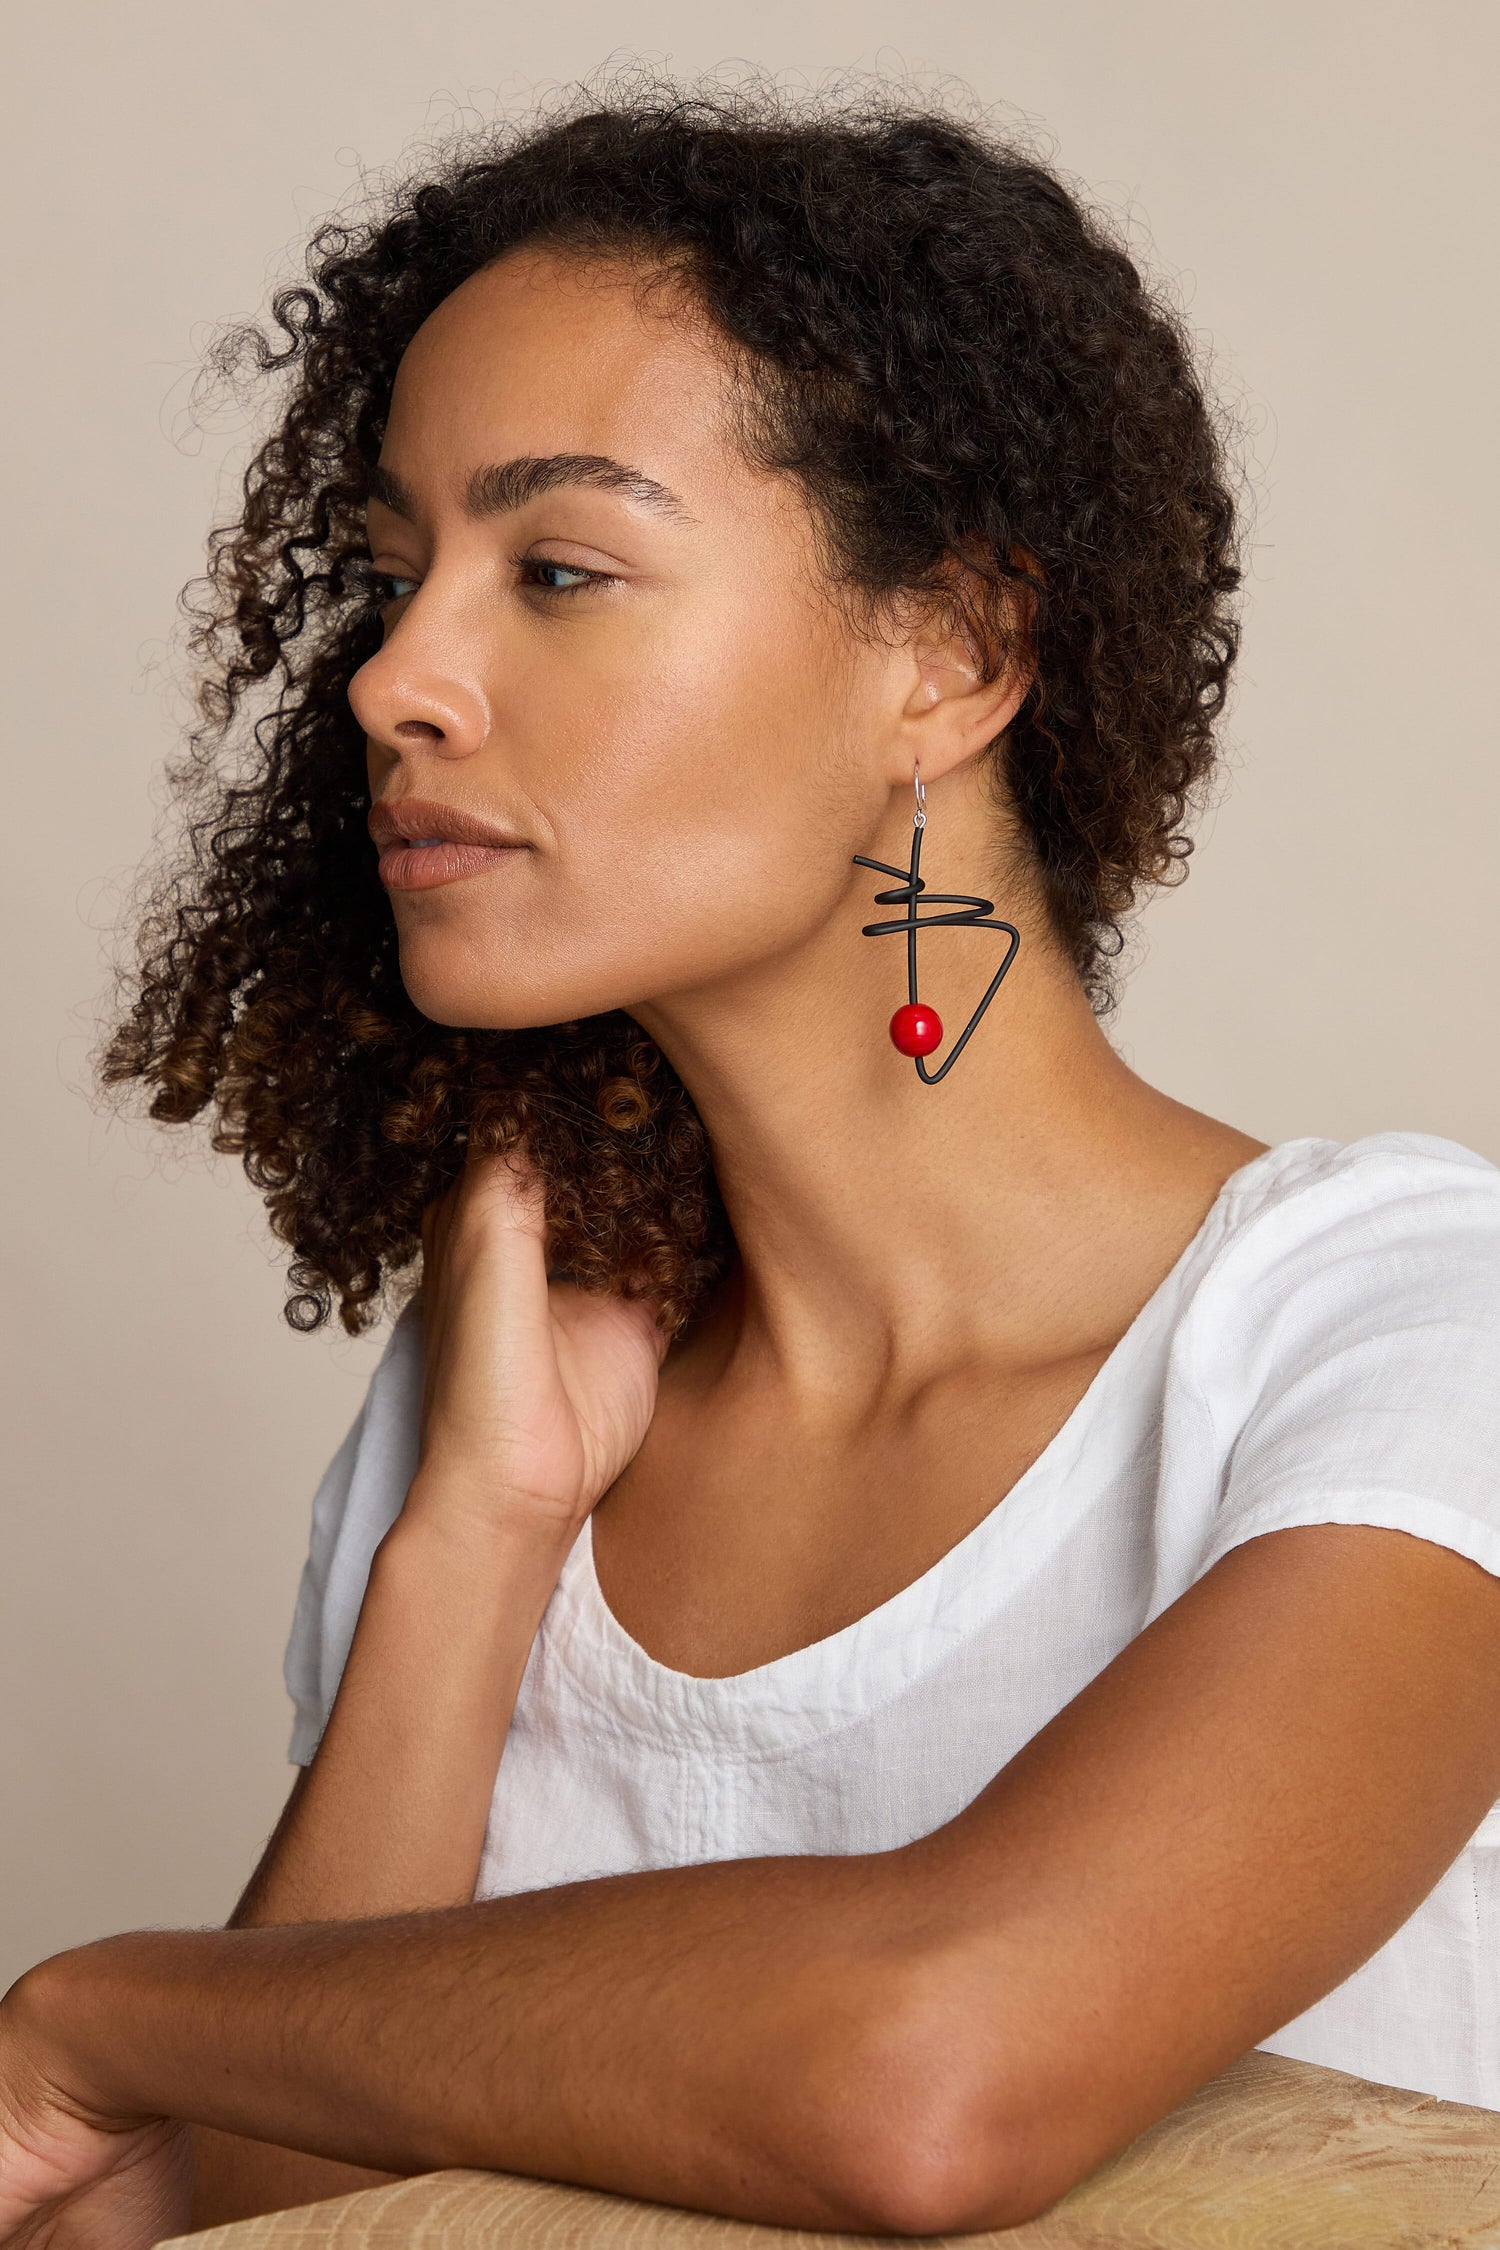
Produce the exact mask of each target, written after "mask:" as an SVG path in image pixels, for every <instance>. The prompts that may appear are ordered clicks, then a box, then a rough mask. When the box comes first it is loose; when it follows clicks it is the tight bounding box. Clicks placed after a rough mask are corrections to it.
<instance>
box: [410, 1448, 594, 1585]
mask: <svg viewBox="0 0 1500 2250" xmlns="http://www.w3.org/2000/svg"><path fill="white" fill-rule="evenodd" d="M587 1518H588V1510H587V1509H584V1510H582V1511H581V1512H580V1511H578V1510H575V1509H571V1508H565V1507H562V1506H560V1505H555V1504H552V1503H549V1502H546V1501H542V1500H536V1499H533V1498H531V1497H529V1496H528V1495H525V1494H522V1493H513V1492H504V1491H497V1490H496V1488H495V1486H494V1484H493V1483H492V1482H489V1481H487V1480H485V1479H484V1478H482V1477H479V1476H477V1475H475V1474H474V1473H473V1472H471V1471H468V1470H464V1469H458V1468H452V1467H449V1466H447V1465H446V1464H432V1465H424V1466H423V1467H422V1468H420V1469H418V1471H417V1473H416V1476H415V1477H414V1478H413V1479H412V1482H411V1485H410V1487H409V1488H408V1491H407V1495H406V1499H405V1502H404V1503H403V1505H402V1509H401V1513H400V1515H399V1516H398V1517H397V1518H396V1521H395V1523H394V1524H393V1525H392V1526H391V1529H390V1530H389V1531H388V1532H387V1533H386V1537H385V1540H383V1541H382V1543H381V1544H382V1546H384V1545H385V1544H386V1543H387V1542H393V1543H394V1544H395V1546H396V1547H397V1548H398V1549H405V1548H410V1549H411V1551H412V1552H413V1553H414V1554H415V1553H421V1554H425V1555H427V1556H429V1557H430V1558H431V1560H432V1562H433V1564H434V1566H437V1565H438V1564H439V1563H440V1559H441V1558H443V1557H445V1556H446V1557H448V1558H450V1559H453V1560H455V1561H457V1562H458V1564H459V1566H460V1567H461V1568H464V1567H472V1566H473V1565H475V1564H478V1565H479V1566H480V1567H482V1568H486V1569H488V1568H491V1567H493V1566H494V1565H495V1564H496V1563H499V1564H501V1565H502V1566H504V1567H510V1566H519V1567H520V1568H521V1569H523V1570H526V1569H528V1568H529V1569H534V1570H536V1571H538V1572H540V1573H545V1572H546V1571H547V1570H548V1569H549V1568H550V1569H551V1571H552V1573H553V1577H554V1580H555V1579H556V1576H557V1574H558V1573H559V1572H560V1571H561V1569H562V1566H563V1564H564V1563H565V1562H566V1561H567V1558H568V1554H569V1551H570V1549H571V1548H572V1545H573V1542H574V1540H575V1539H576V1538H577V1537H578V1534H579V1532H580V1531H581V1530H582V1528H583V1526H584V1523H585V1522H586V1521H587Z"/></svg>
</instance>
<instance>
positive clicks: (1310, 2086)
mask: <svg viewBox="0 0 1500 2250" xmlns="http://www.w3.org/2000/svg"><path fill="white" fill-rule="evenodd" d="M880 2239H884V2240H885V2241H886V2242H887V2243H888V2242H889V2240H890V2238H889V2237H884V2238H880ZM929 2239H930V2240H935V2239H937V2238H929ZM941 2239H942V2240H944V2241H961V2242H963V2243H965V2244H967V2245H969V2250H982V2246H983V2245H984V2244H987V2243H993V2244H996V2245H1004V2246H1005V2250H1482V2246H1486V2245H1491V2244H1493V2245H1496V2246H1497V2250H1500V2112H1497V2111H1495V2110H1488V2109H1466V2108H1462V2107H1460V2106H1459V2105H1458V2104H1457V2103H1454V2102H1439V2101H1434V2100H1432V2099H1431V2098H1430V2097H1429V2096H1428V2095H1425V2094H1408V2093H1401V2092H1398V2091H1397V2090H1395V2089H1394V2088H1392V2087H1389V2086H1372V2085H1369V2084H1367V2083H1366V2081H1365V2080H1364V2079H1362V2078H1347V2077H1345V2075H1344V2074H1343V2072H1342V2071H1336V2070H1317V2069H1314V2068H1313V2066H1312V2065H1311V2064H1308V2063H1294V2062H1285V2061H1282V2060H1281V2059H1280V2058H1279V2057H1276V2056H1272V2055H1261V2054H1250V2055H1244V2056H1242V2057H1241V2059H1240V2060H1239V2061H1238V2062H1237V2063H1234V2064H1233V2065H1232V2066H1231V2067H1230V2068H1229V2069H1228V2070H1227V2071H1225V2072H1224V2073H1223V2075H1222V2077H1219V2078H1216V2079H1214V2080H1213V2082H1212V2083H1211V2084H1210V2085H1208V2086H1205V2087H1204V2088H1203V2089H1202V2091H1201V2092H1200V2093H1198V2094H1195V2095H1194V2096H1193V2098H1192V2099H1191V2100H1190V2101H1187V2102H1184V2103H1183V2105H1182V2107H1181V2108H1180V2109H1177V2110H1174V2111H1173V2112H1172V2114H1171V2116H1170V2117H1167V2118H1164V2119H1163V2120H1162V2122H1161V2123H1160V2124H1159V2125H1156V2126H1153V2127H1152V2129H1151V2130H1150V2132H1148V2133H1143V2134H1142V2135H1141V2138H1140V2139H1139V2140H1138V2141H1135V2142H1133V2143H1132V2145H1131V2146H1130V2147H1129V2148H1128V2149H1126V2150H1125V2152H1124V2154H1123V2155H1121V2156H1118V2157H1116V2158H1115V2160H1114V2161H1113V2163H1111V2164H1107V2165H1105V2166H1104V2167H1103V2168H1102V2169H1101V2170H1100V2171H1098V2172H1096V2173H1095V2174H1094V2175H1093V2177H1092V2178H1091V2179H1088V2180H1085V2181H1084V2182H1083V2184H1082V2186H1081V2187H1077V2188H1075V2189H1074V2190H1073V2193H1072V2194H1071V2195H1069V2196H1066V2197H1065V2198H1064V2199H1063V2201H1062V2202H1061V2203H1059V2204H1058V2205H1057V2206H1056V2207H1055V2208H1054V2209H1053V2210H1052V2211H1049V2212H1048V2213H1047V2215H1046V2217H1045V2218H1041V2219H1035V2220H1033V2221H1032V2222H1031V2224H1030V2225H1028V2226H1024V2227H1013V2228H1011V2229H1009V2230H1008V2231H1007V2232H1005V2233H1003V2234H979V2235H974V2234H971V2235H963V2236H945V2237H942V2238H941ZM179 2240H180V2241H181V2242H182V2243H191V2245H192V2250H397V2245H401V2246H403V2250H405V2246H408V2245H409V2246H412V2250H481V2246H482V2250H773V2246H774V2250H837V2246H838V2245H839V2244H851V2243H873V2242H875V2241H876V2240H877V2238H876V2237H875V2236H872V2235H832V2234H816V2233H802V2232H799V2231H797V2230H795V2229H792V2230H788V2229H785V2228H782V2227H761V2226H745V2225H742V2224H740V2223H739V2222H737V2221H735V2220H732V2219H717V2218H709V2217H706V2216H704V2215H703V2214H702V2213H698V2212H689V2211H677V2210H671V2209H667V2208H665V2207H664V2206H662V2205H659V2204H648V2203H634V2202H630V2201H628V2200H627V2199H626V2198H624V2197H621V2196H613V2195H599V2194H596V2193H594V2192H593V2191H592V2190H590V2189H582V2188H568V2187H555V2186H551V2185H549V2184H547V2183H546V2182H544V2181H539V2180H525V2179H519V2178H516V2177H514V2176H513V2175H511V2174H509V2173H503V2172H430V2173H427V2174H424V2175H422V2176H420V2177H418V2178H415V2179H410V2180H402V2181H400V2182H399V2183H398V2184H397V2185H396V2186H394V2187H385V2188H371V2189H369V2190H367V2191H366V2192H365V2193H363V2194H360V2195H346V2196H341V2197H340V2198H339V2199H338V2201H336V2202H333V2203H313V2204H308V2205H307V2206H306V2207H305V2208H304V2209H302V2210H300V2211H282V2212H277V2213H275V2214H274V2215H273V2216H270V2217H267V2218H262V2219H246V2220H242V2221H241V2222H240V2223H239V2224H238V2225H234V2226H224V2227H211V2228H209V2229H208V2230H207V2231H206V2232H204V2233H200V2234H195V2235H191V2236H181V2237H179ZM163 2250H169V2246H166V2245H164V2246H163Z"/></svg>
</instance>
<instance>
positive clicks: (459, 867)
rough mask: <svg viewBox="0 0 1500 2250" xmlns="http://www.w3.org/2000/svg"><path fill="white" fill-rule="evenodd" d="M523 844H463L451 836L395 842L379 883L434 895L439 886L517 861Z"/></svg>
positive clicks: (389, 846) (381, 862)
mask: <svg viewBox="0 0 1500 2250" xmlns="http://www.w3.org/2000/svg"><path fill="white" fill-rule="evenodd" d="M525 849H526V847H525V845H524V844H460V843H457V842H455V841H454V839H453V838H452V837H450V836H444V837H439V838H435V839H434V840H433V841H431V842H423V841H421V840H420V839H419V840H418V841H416V842H414V843H409V844H408V843H402V842H399V841H398V842H392V843H389V844H387V845H386V847H385V849H384V851H383V852H382V853H381V855H380V860H379V863H378V865H379V874H380V880H381V881H382V883H384V884H385V886H386V888H387V889H388V890H392V891H431V890H436V888H437V887H438V885H439V884H440V883H459V882H462V881H463V879H464V877H465V876H466V875H482V874H483V873H484V871H485V869H486V868H489V867H498V866H499V865H500V864H501V862H502V861H503V860H507V859H518V858H519V857H520V855H521V854H522V852H524V850H525Z"/></svg>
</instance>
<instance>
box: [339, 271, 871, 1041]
mask: <svg viewBox="0 0 1500 2250" xmlns="http://www.w3.org/2000/svg"><path fill="white" fill-rule="evenodd" d="M635 281H636V276H635V275H634V274H633V273H632V272H631V271H630V270H629V269H626V268H622V267H619V266H612V265H609V264H602V265H585V264H583V263H581V262H579V261H577V260H574V259H570V258H568V257H566V256H560V255H555V254H552V253H548V252H544V251H540V250H525V251H521V252H517V253H514V254H512V255H511V256H509V257H507V258H505V259H504V260H502V261H501V262H500V263H498V264H496V265H494V266H491V267H489V268H487V269H485V270H484V271H483V272H481V273H479V274H476V275H475V276H473V277H472V278H471V279H470V280H469V281H467V282H465V283H464V284H463V286H462V287H461V288H459V289H458V290H456V291H455V292H454V293H453V295H452V296H450V297H449V298H448V299H447V300H446V301H445V302H444V303H443V304H442V305H440V306H439V307H438V309H437V311H436V312H435V313H433V315H432V316H431V318H430V319H429V320H428V321H427V322H426V323H425V324H424V326H423V327H422V329H421V330H420V331H419V333H418V334H417V335H416V337H415V338H414V339H413V341H412V343H411V345H410V347H409V349H408V350H407V352H406V355H405V357H404V358H403V360H402V362H401V366H400V370H399V372H398V375H397V378H396V384H395V391H394V397H393V401H392V407H391V413H390V419H389V425H388V428H387V432H386V438H385V443H384V446H383V447H382V451H381V467H380V476H379V479H378V484H379V491H378V493H377V495H376V496H375V497H374V498H372V500H371V503H370V510H369V536H370V550H371V556H372V559H373V562H374V565H375V567H376V569H377V570H378V571H380V572H383V573H389V574H390V576H391V577H392V579H394V580H395V581H396V584H395V585H394V586H393V588H392V594H393V597H394V598H393V599H392V600H391V603H390V606H389V608H388V610H387V611H386V632H385V641H384V645H383V647H382V648H381V649H380V651H379V653H378V654H377V655H375V656H373V657H372V658H371V659H370V661H369V662H368V663H367V664H365V665H364V666H363V667H362V668H361V669H360V671H359V672H358V673H357V674H356V675H355V678H354V680H353V682H352V683H351V686H350V691H349V692H350V700H351V702H352V704H353V707H354V711H355V714H356V716H357V717H358V719H359V722H360V724H361V725H362V727H363V728H364V730H365V734H366V737H367V743H368V765H369V779H370V792H371V798H372V807H373V809H372V830H373V833H374V834H375V836H376V838H377V840H380V839H381V837H382V833H383V832H382V821H384V822H385V823H386V828H387V830H388V829H389V826H390V822H391V820H392V819H393V818H394V819H395V820H396V821H400V822H402V823H403V824H404V825H405V827H406V830H407V833H408V834H409V835H420V836H433V835H437V836H442V835H443V834H444V824H445V822H447V823H449V824H450V826H451V825H453V824H454V816H455V815H458V816H465V815H466V816H468V819H469V821H470V822H471V823H478V824H480V825H481V827H488V828H491V829H494V830H495V831H497V832H498V834H499V836H500V837H501V838H502V839H505V838H508V839H510V843H509V847H508V848H505V846H504V845H503V842H502V848H499V849H497V850H495V851H493V852H489V853H485V852H476V851H473V850H470V851H469V852H468V853H467V854H465V853H464V852H463V851H462V850H461V849H460V848H458V847H455V846H454V845H452V844H450V845H449V846H448V847H447V849H446V851H445V850H444V849H443V848H442V847H441V846H438V847H432V848H428V849H427V850H416V851H412V850H409V849H403V848H402V847H401V846H400V845H399V843H392V844H391V845H390V847H389V849H388V850H385V851H383V852H382V861H383V868H382V873H383V878H384V879H385V880H386V881H387V884H388V886H389V887H390V896H391V899H392V902H393V906H394V910H395V915H396V921H397V925H398V930H399V935H400V946H401V967H402V975H403V979H404V981H405V983H406V986H407V989H408V991H409V992H410V994H411V996H412V998H413V1000H414V1001H415V1002H416V1004H417V1006H418V1007H419V1008H421V1009H422V1010H423V1011H424V1012H425V1013H426V1014H427V1015H428V1016H430V1017H432V1018H433V1019H435V1020H436V1021H438V1022H440V1023H449V1024H466V1025H474V1026H493V1027H515V1026H520V1025H529V1024H542V1023H555V1022H565V1021H568V1020H570V1019H572V1018H574V1017H578V1016H583V1015H589V1014H593V1013H595V1012H596V1011H599V1010H603V1009H607V1008H614V1007H627V1008H628V1007H630V1006H632V1005H633V1004H637V1003H644V1002H651V1001H656V1000H659V999H667V998H670V997H671V996H673V995H675V994H681V993H686V992H690V991H691V990H693V989H694V988H701V987H704V986H706V985H708V984H712V983H722V981H723V980H724V979H725V978H732V977H734V976H735V975H736V974H737V973H741V972H744V971H747V970H754V969H755V968H756V967H757V966H758V965H763V964H768V963H770V962H771V960H772V959H773V957H774V956H777V955H780V954H782V953H783V952H784V951H785V950H786V949H789V948H793V947H796V946H797V945H799V944H800V943H804V942H806V940H807V939H808V938H809V937H810V936H811V935H812V934H813V933H815V932H816V931H818V930H819V929H820V928H822V927H823V926H825V925H826V924H827V923H828V922H829V919H830V917H831V916H833V915H834V914H835V913H836V912H837V911H838V910H839V909H840V908H841V906H842V904H843V902H844V900H845V898H846V895H847V891H848V886H849V882H850V877H851V874H853V873H855V872H856V871H855V870H853V869H852V868H851V865H850V859H851V854H852V853H853V852H854V851H857V850H861V849H865V850H868V849H869V848H870V846H869V841H868V839H869V838H870V837H871V835H872V834H873V833H874V832H875V829H876V828H877V827H878V824H879V821H880V818H881V815H882V812H883V811H884V810H885V808H886V807H887V805H888V803H889V792H890V790H891V788H892V786H893V785H894V784H895V783H896V782H897V781H899V779H900V778H901V775H900V774H899V773H898V771H897V770H896V768H897V764H898V763H899V749H898V747H897V745H896V743H895V730H894V729H893V727H892V723H891V722H892V718H893V716H894V715H895V714H897V713H899V711H900V708H901V706H902V704H903V703H904V701H905V699H906V697H907V695H908V694H909V693H910V689H911V673H910V667H909V666H908V667H907V670H906V672H905V673H904V674H903V673H902V670H901V664H900V659H899V653H898V652H897V651H895V650H894V649H892V648H886V647H884V646H882V645H879V644H877V643H875V642H872V641H871V640H869V639H868V638H865V637H862V636H860V635H858V634H857V633H855V632H854V631H853V630H852V629H851V627H850V625H849V623H848V621H847V619H846V617H845V614H844V613H843V611H842V610H841V609H840V607H839V605H838V604H837V602H836V601H835V600H834V598H833V597H832V596H831V595H830V593H829V592H828V590H827V588H826V586H825V585H824V584H823V582H822V581H821V580H820V576H819V571H818V566H817V560H816V553H815V546H814V527H813V524H812V521H811V518H810V515H809V512H808V508H807V504H806V502H805V500H804V499H803V498H802V496H801V493H800V491H799V490H798V488H797V487H796V486H795V485H794V484H793V483H792V481H791V480H789V479H785V478H781V477H777V476H772V475H769V474H767V473H766V472H764V471H762V470H759V469H756V468H753V467H750V466H749V465H747V464H746V463H745V461H744V460H743V458H742V457H741V456H740V454H739V452H738V451H737V449H736V446H735V443H734V441H733V438H732V435H731V434H730V425H729V422H728V418H727V412H726V409H727V404H728V399H729V390H728V385H729V380H730V378H729V375H728V372H727V363H726V361H725V359H724V358H723V357H722V356H721V353H720V350H719V349H718V347H717V346H716V345H715V343H714V342H713V340H712V338H711V335H710V333H709V332H708V331H707V330H706V328H705V326H704V324H703V323H702V321H701V318H698V317H695V316H694V315H693V314H691V313H688V314H686V315H683V314H682V312H681V311H679V315H678V317H675V318H674V317H670V316H669V314H667V313H666V312H663V311H654V312H653V311H649V310H645V309H643V308H642V307H641V305H640V303H639V302H638V299H637V295H636V292H635ZM906 771H907V772H909V760H908V764H907V768H906ZM466 867H467V868H468V869H469V870H470V871H469V872H462V873H459V872H457V871H458V870H460V869H463V868H466ZM433 877H446V878H447V879H444V880H429V878H433ZM868 888H869V886H868V884H867V883H866V884H864V885H863V886H862V889H861V893H860V896H861V899H863V898H864V896H865V893H866V892H867V891H868ZM843 919H849V917H847V916H841V917H840V920H841V922H842V920H843ZM857 927H858V918H857V917H855V918H853V919H851V920H850V930H849V935H850V937H851V938H853V937H855V936H856V934H857Z"/></svg>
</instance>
